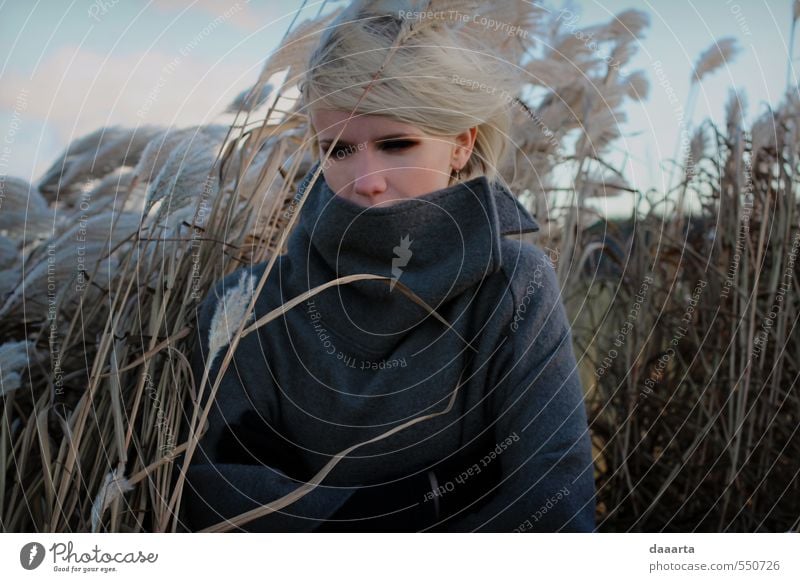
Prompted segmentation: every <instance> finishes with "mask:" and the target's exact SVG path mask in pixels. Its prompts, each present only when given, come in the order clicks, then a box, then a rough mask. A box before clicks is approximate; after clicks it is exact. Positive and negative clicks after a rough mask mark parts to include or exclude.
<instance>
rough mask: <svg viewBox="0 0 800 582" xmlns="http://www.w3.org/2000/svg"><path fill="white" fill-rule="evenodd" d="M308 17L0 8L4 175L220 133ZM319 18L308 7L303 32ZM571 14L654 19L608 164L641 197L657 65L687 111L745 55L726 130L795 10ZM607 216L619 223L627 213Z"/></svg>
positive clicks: (712, 94)
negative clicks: (73, 157)
mask: <svg viewBox="0 0 800 582" xmlns="http://www.w3.org/2000/svg"><path fill="white" fill-rule="evenodd" d="M302 4H303V3H302V2H300V1H299V0H281V1H264V0H260V1H259V0H252V1H250V2H246V1H239V2H235V1H227V0H225V1H223V0H197V1H194V2H192V1H189V0H187V1H179V0H155V1H150V2H147V1H145V0H92V1H89V0H80V1H78V0H73V1H72V2H67V1H63V0H39V1H35V0H33V1H30V2H23V1H12V0H5V1H0V55H3V58H2V61H0V87H2V90H0V132H2V133H3V134H4V136H5V142H6V145H8V146H9V150H8V151H7V154H6V155H5V156H4V157H3V158H2V167H0V173H4V174H9V175H16V176H20V177H23V178H25V179H27V180H29V181H34V182H35V181H36V179H37V178H38V177H39V175H40V174H41V172H42V171H43V170H44V169H45V168H46V167H47V166H48V165H49V164H50V163H51V162H52V161H53V159H54V158H55V157H56V156H57V155H58V154H59V153H60V152H61V151H62V150H63V148H64V147H65V146H66V144H67V143H68V142H69V141H70V140H71V139H74V138H76V137H79V136H81V135H84V134H86V133H88V132H90V131H93V130H94V129H96V128H97V127H100V126H102V125H111V124H121V125H127V126H133V125H136V124H137V123H139V124H146V123H153V124H159V125H170V124H174V125H179V126H185V125H191V124H197V123H201V124H202V123H211V122H215V121H216V122H225V120H228V119H229V118H228V117H220V112H221V111H222V110H223V109H224V108H225V107H226V106H227V105H228V103H229V102H230V101H231V100H232V99H233V97H234V96H235V95H236V94H238V93H239V92H240V91H242V90H243V89H245V88H247V87H249V86H250V85H251V84H252V83H253V81H254V80H255V79H256V77H257V75H258V71H259V69H260V67H261V65H262V64H263V62H264V59H265V58H266V57H267V56H268V55H269V53H270V52H271V51H272V50H273V49H274V48H275V46H277V44H278V43H279V42H280V40H281V38H282V36H283V34H284V33H285V31H286V29H287V27H288V26H289V24H290V22H291V21H292V19H293V18H294V17H295V14H294V12H295V11H296V10H297V8H299V7H300V6H301V5H302ZM340 4H341V3H336V5H340ZM319 6H320V3H318V2H310V1H309V2H307V3H306V5H305V9H304V11H303V13H302V14H301V16H300V20H302V19H304V18H306V17H311V16H314V15H315V14H316V13H317V11H318V9H319ZM329 6H330V4H329ZM549 6H551V8H553V9H555V10H560V9H562V5H561V4H560V3H553V4H552V5H549ZM568 7H569V9H570V10H572V11H573V12H580V14H581V18H580V23H579V25H580V26H583V25H590V24H594V23H598V22H602V21H607V20H608V19H610V18H611V17H612V16H613V15H614V14H615V13H618V12H620V11H622V10H625V9H628V8H639V9H642V10H645V11H646V12H648V13H649V14H650V17H651V26H650V28H649V29H648V31H647V33H646V36H645V38H644V39H643V41H642V42H641V44H640V47H639V51H638V54H637V55H636V57H635V58H634V60H633V62H632V64H631V66H630V67H629V68H630V69H631V70H635V69H643V70H644V71H645V72H646V74H647V76H648V78H649V79H650V95H649V98H648V99H647V100H646V101H644V102H643V103H631V104H630V105H629V107H628V108H627V109H626V113H627V116H628V122H627V123H626V124H625V125H624V126H623V134H624V135H625V138H624V139H623V140H620V141H619V142H618V143H617V146H616V149H617V154H615V155H616V156H617V157H616V159H618V160H619V162H620V163H621V162H622V160H623V159H627V160H628V165H627V167H626V171H627V173H628V178H629V181H630V182H631V183H632V184H634V185H635V186H636V187H638V188H642V189H646V188H648V187H658V186H659V184H660V183H661V182H662V180H664V179H665V174H664V173H663V172H662V168H663V167H664V165H663V162H662V160H664V159H665V158H668V157H671V156H672V155H673V153H674V147H675V144H676V140H677V137H678V124H677V121H676V117H675V113H674V111H673V110H674V106H673V105H671V104H670V102H669V98H668V94H667V91H666V90H665V89H664V87H662V86H660V85H659V82H658V78H657V77H656V73H655V69H654V65H653V63H654V62H656V61H658V62H660V63H661V68H662V70H663V75H664V76H663V77H662V78H665V79H667V80H668V82H669V85H670V86H671V88H672V90H673V91H674V92H675V94H676V95H677V96H679V98H680V101H681V104H683V101H684V100H685V96H686V95H687V92H688V89H689V75H690V72H691V70H692V67H693V65H694V63H695V62H696V60H697V57H698V55H699V54H700V53H701V52H702V51H703V50H705V49H706V48H707V47H708V46H709V45H710V44H711V43H712V42H713V41H714V40H716V39H719V38H722V37H725V36H734V37H736V38H737V39H738V41H739V43H740V45H741V47H742V49H743V50H742V52H741V53H740V54H739V55H738V57H737V58H736V60H735V61H734V62H733V63H732V64H731V65H730V66H729V67H727V68H724V69H722V70H720V71H718V72H716V73H715V74H714V75H712V76H711V77H709V78H707V79H706V80H704V82H703V84H702V91H701V92H700V94H699V96H698V100H697V105H696V108H695V110H694V115H693V119H694V120H695V122H698V121H700V120H701V119H702V118H704V117H711V118H712V119H715V120H717V121H720V120H721V119H723V117H724V104H725V101H726V99H727V95H728V90H729V88H731V87H735V88H738V89H740V90H743V91H744V93H745V94H746V97H747V102H748V109H747V112H748V117H749V118H750V119H753V118H754V117H755V116H756V115H757V114H759V113H761V112H763V111H764V110H765V107H766V106H767V104H773V105H774V104H776V103H777V102H778V101H779V100H780V98H781V96H782V94H783V91H784V89H785V85H786V83H785V77H786V64H787V54H788V50H789V49H788V42H789V40H788V35H789V23H790V20H791V10H792V2H791V1H790V0H735V1H734V0H695V1H690V0H668V1H658V2H656V1H647V0H644V1H638V2H634V1H626V0H605V1H590V0H580V1H575V0H573V1H572V2H571V3H570V4H569V5H568ZM798 53H800V51H795V54H798ZM176 58H177V59H178V61H176V60H175V59H176ZM170 63H172V66H170ZM9 139H10V142H11V143H9ZM625 154H627V156H628V157H627V158H625ZM609 203H610V209H611V211H612V212H613V211H614V208H615V205H616V206H620V205H621V207H624V206H625V204H626V201H625V199H624V198H621V199H620V200H612V201H609Z"/></svg>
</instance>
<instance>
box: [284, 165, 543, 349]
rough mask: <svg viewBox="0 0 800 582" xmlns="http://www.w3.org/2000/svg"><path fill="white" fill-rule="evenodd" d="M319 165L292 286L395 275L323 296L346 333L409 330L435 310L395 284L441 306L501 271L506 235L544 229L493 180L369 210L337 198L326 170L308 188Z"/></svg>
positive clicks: (293, 241)
mask: <svg viewBox="0 0 800 582" xmlns="http://www.w3.org/2000/svg"><path fill="white" fill-rule="evenodd" d="M318 166H319V162H317V163H316V164H315V165H314V166H313V167H312V168H311V170H310V171H309V172H308V174H307V175H306V176H305V178H304V179H303V180H302V182H301V185H300V188H299V195H301V196H307V199H306V200H305V202H304V204H303V207H302V209H301V214H300V217H299V222H298V225H297V227H296V228H295V231H294V232H293V234H292V237H291V238H290V241H289V247H288V253H289V256H290V259H291V262H292V264H293V265H295V266H296V267H300V268H293V269H292V274H293V275H292V276H293V278H294V281H293V285H292V287H294V288H295V289H293V292H302V291H305V290H308V289H310V288H312V287H314V286H317V285H320V284H322V283H325V282H327V281H330V280H332V279H335V278H337V277H343V276H346V275H352V274H356V273H372V274H377V275H383V276H385V277H389V278H391V281H390V282H389V283H387V282H384V281H358V282H355V283H351V284H349V285H342V286H338V287H335V288H333V289H330V290H328V291H325V292H323V293H321V294H320V295H318V296H317V297H318V302H320V303H321V304H323V305H324V306H326V308H325V309H324V311H325V312H327V319H329V321H330V320H339V321H333V325H335V326H336V327H337V328H339V329H341V328H342V327H343V326H346V327H352V329H360V330H364V329H365V328H370V330H371V331H372V332H373V333H375V334H383V335H385V334H395V333H400V332H401V331H405V330H407V329H409V328H410V327H413V326H414V325H416V324H417V323H419V322H420V321H422V320H423V319H425V318H426V317H427V316H428V312H427V311H426V310H424V308H422V307H420V306H418V305H416V304H414V303H413V302H411V301H410V300H409V298H408V297H406V296H405V295H403V294H402V293H401V292H400V291H399V290H398V289H396V288H394V283H395V282H396V281H400V282H402V283H403V284H405V285H406V286H407V287H409V288H410V289H411V290H412V291H413V292H414V293H416V294H417V295H418V296H419V297H420V298H421V299H422V300H423V301H425V302H426V303H428V305H430V306H431V307H433V308H434V309H437V308H438V307H439V306H441V305H442V304H443V303H445V302H447V301H449V300H450V299H453V298H454V297H456V296H458V295H460V294H462V293H463V292H464V291H465V290H467V289H469V288H470V287H473V286H475V285H476V284H478V283H480V282H481V281H482V280H483V279H484V278H485V277H487V276H488V275H491V274H493V273H495V272H497V271H498V270H499V269H500V268H501V265H502V259H503V257H502V254H501V238H502V236H504V235H508V234H517V233H526V232H536V231H538V230H539V225H538V224H537V223H536V221H535V220H534V219H533V218H532V217H531V215H530V214H529V212H528V211H527V210H526V209H525V208H524V207H523V206H522V205H521V204H520V203H519V202H518V201H517V200H516V198H515V197H514V196H513V195H512V194H511V192H510V191H509V190H508V189H507V188H506V187H505V186H503V185H501V184H500V183H498V182H493V183H490V182H489V180H488V179H487V178H486V176H479V177H477V178H473V179H471V180H468V181H465V182H460V183H458V184H455V185H453V186H449V187H447V188H443V189H441V190H436V191H434V192H430V193H428V194H425V195H423V196H419V197H417V198H412V199H409V200H404V201H402V202H399V203H395V204H393V205H390V206H386V205H378V206H373V207H369V208H368V207H363V206H359V205H357V204H354V203H352V202H350V201H348V200H345V199H343V198H340V197H339V196H337V195H336V194H335V192H333V191H332V190H331V188H330V187H329V186H328V184H327V183H326V182H325V179H324V177H323V174H320V175H319V177H318V178H317V180H316V182H315V184H314V185H313V186H312V187H311V189H310V190H309V189H308V185H309V182H310V180H311V178H312V177H313V174H314V172H315V171H316V170H317V168H318ZM284 283H289V281H284ZM329 291H333V293H329ZM389 314H390V315H389ZM323 317H325V314H323ZM353 326H354V327H353Z"/></svg>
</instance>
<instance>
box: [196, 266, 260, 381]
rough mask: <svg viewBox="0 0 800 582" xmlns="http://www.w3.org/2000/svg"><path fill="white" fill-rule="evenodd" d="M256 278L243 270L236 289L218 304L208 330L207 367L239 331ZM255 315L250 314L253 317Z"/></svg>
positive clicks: (228, 291)
mask: <svg viewBox="0 0 800 582" xmlns="http://www.w3.org/2000/svg"><path fill="white" fill-rule="evenodd" d="M256 282H257V281H256V278H255V277H253V276H252V275H251V274H250V273H248V272H247V271H246V270H242V274H241V276H240V277H239V282H238V283H237V285H236V287H232V288H229V289H226V290H225V295H224V296H223V297H222V299H221V300H220V301H219V302H218V303H217V306H216V311H214V316H213V317H212V318H211V324H210V326H209V329H208V360H207V362H206V365H207V366H209V367H210V366H211V365H212V364H213V363H214V359H215V358H216V357H217V355H218V354H219V352H220V350H221V349H222V348H224V347H225V346H227V345H228V344H230V343H231V339H232V338H233V334H234V333H236V330H237V329H239V324H240V323H241V322H242V320H243V319H244V318H245V310H246V309H247V306H248V305H250V300H251V299H252V297H253V291H254V289H255V285H256ZM253 315H254V314H253V313H251V314H250V316H251V317H253Z"/></svg>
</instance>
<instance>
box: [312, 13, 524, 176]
mask: <svg viewBox="0 0 800 582" xmlns="http://www.w3.org/2000/svg"><path fill="white" fill-rule="evenodd" d="M414 4H415V3H414V2H412V1H405V2H403V1H400V2H398V1H397V0H377V1H362V0H356V1H354V2H353V3H352V4H351V5H350V6H348V8H347V9H346V10H344V11H343V12H342V14H340V15H339V16H338V17H337V18H336V19H335V20H334V21H333V22H332V24H331V25H330V27H329V28H328V29H326V31H325V32H324V33H323V35H322V38H321V39H320V42H319V44H318V45H317V47H316V48H315V49H314V51H313V52H312V54H311V57H310V59H309V63H308V68H307V72H306V74H305V78H304V79H303V80H302V81H301V82H300V84H299V87H300V92H301V98H302V100H303V108H304V109H315V108H321V109H334V110H341V111H347V112H350V111H353V115H354V116H355V115H359V114H372V115H384V116H387V117H390V118H392V119H393V120H396V121H399V122H402V123H408V124H411V125H414V126H416V127H418V128H419V129H420V130H421V131H423V132H425V133H428V134H430V135H439V136H444V135H455V134H458V133H461V132H463V131H465V130H466V129H469V128H471V127H474V126H477V136H476V139H475V145H474V147H473V151H472V155H471V156H470V158H469V161H468V162H467V164H466V165H465V166H464V167H463V168H462V170H461V175H460V179H461V180H468V179H470V178H473V177H477V176H479V175H482V174H483V175H486V176H487V177H488V178H490V179H493V178H495V177H496V176H497V168H498V166H499V165H500V162H501V160H502V156H503V155H504V153H505V152H506V149H507V145H508V135H509V131H510V127H511V100H512V99H513V98H514V97H516V95H517V93H518V90H519V87H520V80H519V76H518V74H517V73H516V70H515V69H514V68H513V67H512V66H509V63H508V62H506V61H503V60H502V59H501V58H500V57H499V56H498V55H495V53H494V51H493V50H492V49H491V48H490V47H489V46H488V45H487V44H486V43H485V42H482V41H481V40H480V38H479V37H478V36H477V35H475V34H469V32H470V31H469V30H467V28H466V27H464V26H460V25H459V24H460V23H461V24H463V20H462V19H461V18H459V16H458V14H457V13H455V11H440V12H439V13H433V12H427V13H422V12H415V11H413V8H414ZM404 7H407V8H408V10H405V8H404ZM454 13H455V14H454ZM448 16H449V17H450V18H448ZM453 16H454V17H455V18H452V17H453ZM408 18H415V22H414V23H413V25H414V27H413V29H412V32H411V34H409V35H407V36H408V38H407V39H405V40H404V41H403V42H402V43H400V45H399V47H398V48H397V50H396V52H395V53H394V54H392V55H391V57H390V59H389V61H388V63H386V64H385V66H384V67H383V69H382V70H381V73H380V75H378V77H377V79H375V81H374V82H373V78H374V77H375V74H376V73H377V72H378V71H379V70H380V69H381V66H382V65H384V60H385V59H386V57H387V54H388V52H389V49H390V47H392V45H393V43H394V42H395V39H396V38H397V36H398V34H399V33H401V29H402V27H403V23H404V20H406V19H408ZM404 38H405V37H404ZM370 83H372V86H371V87H370V89H369V91H367V92H366V94H365V95H364V90H365V89H366V88H367V86H369V85H370ZM362 95H363V99H362ZM359 100H361V101H360V103H359Z"/></svg>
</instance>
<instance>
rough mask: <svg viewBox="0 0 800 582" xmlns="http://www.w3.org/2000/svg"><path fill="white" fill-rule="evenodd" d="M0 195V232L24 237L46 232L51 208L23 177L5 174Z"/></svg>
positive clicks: (49, 227) (49, 226) (48, 229)
mask: <svg viewBox="0 0 800 582" xmlns="http://www.w3.org/2000/svg"><path fill="white" fill-rule="evenodd" d="M2 193H3V196H2V198H0V231H6V233H7V234H8V235H9V236H12V237H14V238H20V239H21V237H22V236H23V234H24V235H25V238H26V239H27V240H30V239H33V238H36V237H40V236H42V235H46V234H47V233H48V232H49V231H51V230H52V228H53V211H52V210H50V209H49V208H48V207H47V202H46V201H45V199H44V198H43V197H42V195H41V194H39V192H38V191H37V190H36V189H35V188H33V187H32V186H31V185H30V184H28V183H27V182H26V181H25V180H23V179H21V178H16V177H13V176H11V177H8V178H6V179H5V180H4V184H3V190H2Z"/></svg>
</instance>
